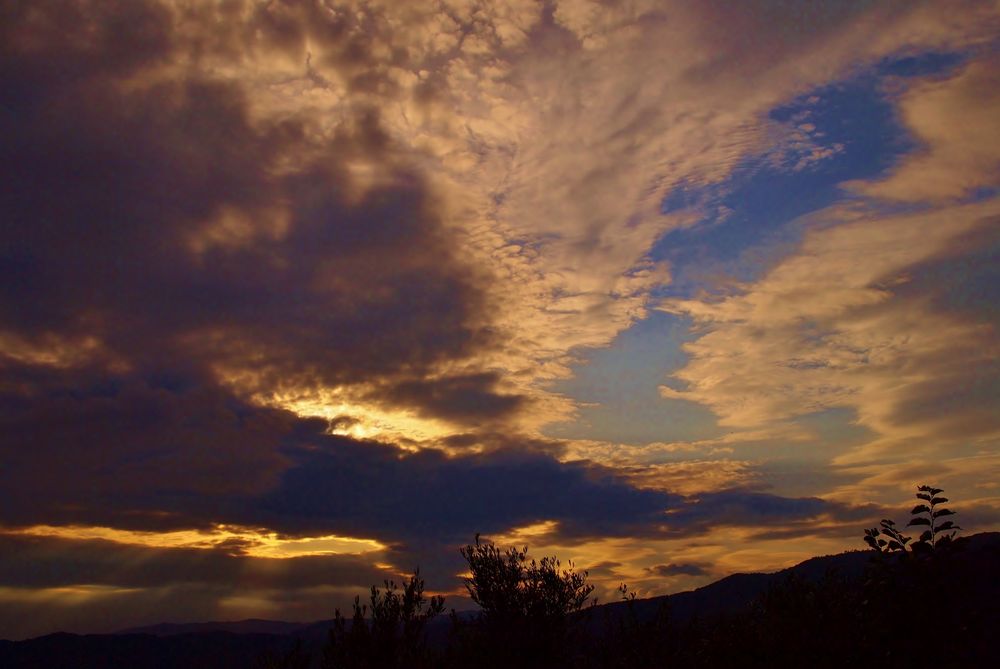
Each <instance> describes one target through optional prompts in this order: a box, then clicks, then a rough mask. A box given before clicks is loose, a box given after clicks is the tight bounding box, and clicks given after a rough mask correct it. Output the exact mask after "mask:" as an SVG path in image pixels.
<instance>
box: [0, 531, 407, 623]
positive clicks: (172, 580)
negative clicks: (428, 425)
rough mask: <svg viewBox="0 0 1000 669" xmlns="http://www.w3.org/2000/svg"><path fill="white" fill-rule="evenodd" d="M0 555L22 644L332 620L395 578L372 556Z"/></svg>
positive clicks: (77, 544) (139, 550)
mask: <svg viewBox="0 0 1000 669" xmlns="http://www.w3.org/2000/svg"><path fill="white" fill-rule="evenodd" d="M0 548H2V550H0V602H3V606H2V607H0V608H2V610H3V613H2V614H0V636H3V637H4V638H15V639H16V638H24V637H30V636H34V635H39V634H42V633H45V632H49V631H51V629H52V627H53V626H55V627H57V628H58V629H63V630H68V631H75V632H80V633H85V632H91V633H94V632H105V633H107V632H114V631H117V630H118V629H121V624H120V622H121V621H134V622H136V623H138V624H153V623H159V622H164V621H165V620H176V621H187V620H218V619H233V618H234V617H242V618H245V617H248V616H249V615H254V614H257V615H259V614H261V613H266V612H269V611H274V610H275V609H277V608H279V607H280V608H281V609H282V610H283V612H284V613H285V614H286V615H288V616H289V618H291V619H298V620H304V621H311V620H317V619H325V618H327V617H332V615H333V610H334V608H335V607H340V608H342V609H346V608H347V607H348V605H349V604H350V602H351V601H352V600H353V598H354V595H355V594H360V593H363V592H365V591H367V589H368V588H369V587H370V585H371V584H372V583H379V582H381V581H382V579H384V578H394V577H395V576H396V574H395V572H394V571H393V570H391V569H388V570H387V569H384V568H380V567H377V566H375V564H373V562H372V560H371V558H370V556H364V557H360V556H344V555H329V556H310V557H298V558H290V559H286V560H268V559H260V558H250V557H245V556H239V555H233V554H229V553H226V552H225V551H222V550H198V549H178V548H172V549H164V548H154V547H149V546H128V545H122V544H119V543H116V542H110V541H96V540H91V541H85V540H69V539H58V538H52V537H26V536H12V535H8V534H0ZM255 601H256V602H257V603H256V604H254V602H255ZM241 602H242V603H241Z"/></svg>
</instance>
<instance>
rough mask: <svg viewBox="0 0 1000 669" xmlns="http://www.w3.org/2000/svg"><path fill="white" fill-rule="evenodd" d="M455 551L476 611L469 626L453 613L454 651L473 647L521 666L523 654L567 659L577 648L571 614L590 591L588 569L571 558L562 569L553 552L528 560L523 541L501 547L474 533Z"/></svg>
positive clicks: (552, 662) (495, 661)
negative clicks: (464, 569) (461, 560)
mask: <svg viewBox="0 0 1000 669" xmlns="http://www.w3.org/2000/svg"><path fill="white" fill-rule="evenodd" d="M460 552H461V554H462V557H464V558H465V560H466V562H467V563H468V565H469V574H470V575H469V577H467V578H466V579H465V587H466V589H467V590H468V592H469V597H470V598H471V599H472V601H474V602H475V603H476V604H478V605H479V607H480V609H481V612H480V614H479V617H478V618H477V619H476V620H475V621H474V622H473V623H472V624H471V625H462V624H461V623H460V622H459V620H458V617H457V616H453V618H452V620H453V623H454V625H455V629H454V632H455V634H454V636H455V644H454V645H455V649H454V650H455V652H456V653H457V654H459V655H464V654H467V653H469V652H470V651H472V649H474V648H475V649H478V652H477V653H476V654H477V655H479V654H480V653H485V655H484V657H486V658H487V659H486V662H487V664H488V666H501V665H506V664H508V663H510V662H517V661H520V662H522V666H523V661H524V659H525V658H530V659H531V661H532V662H534V663H536V664H546V665H548V666H558V665H560V664H562V663H563V662H568V661H569V659H568V655H571V654H572V653H573V652H574V650H575V648H576V646H575V645H574V640H573V638H572V632H573V631H574V630H572V629H571V620H570V617H571V616H572V614H574V613H577V612H579V611H580V610H581V609H582V608H583V606H584V604H585V603H586V602H587V600H588V598H589V597H590V594H591V593H592V592H593V590H594V586H592V585H590V584H588V583H587V572H586V571H583V572H578V571H576V569H575V568H574V566H573V564H572V563H569V566H568V567H567V568H563V567H562V564H561V563H560V561H559V560H558V559H557V558H555V557H543V558H542V559H541V560H535V559H531V558H529V556H528V547H527V546H525V547H523V548H521V549H517V548H507V549H501V548H499V547H498V546H496V545H495V544H493V543H492V542H489V541H481V540H480V537H479V535H478V534H477V535H476V539H475V543H474V544H469V545H467V546H465V547H464V548H462V549H460ZM477 664H480V666H481V665H482V660H480V661H479V662H477ZM531 666H535V665H534V664H532V665H531Z"/></svg>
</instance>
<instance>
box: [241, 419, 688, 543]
mask: <svg viewBox="0 0 1000 669" xmlns="http://www.w3.org/2000/svg"><path fill="white" fill-rule="evenodd" d="M320 446H321V447H320V448H317V449H315V450H308V451H303V452H302V453H300V454H298V455H296V456H294V457H296V459H297V460H298V463H299V464H298V466H296V467H294V468H292V469H289V470H288V471H287V472H286V473H285V475H284V478H283V481H282V485H281V486H280V488H277V489H275V490H273V491H271V492H269V493H268V494H266V495H265V496H264V497H263V498H262V499H261V500H260V501H259V502H258V503H257V504H255V506H254V507H253V511H252V512H253V513H254V514H255V515H254V517H256V518H260V519H262V520H265V521H266V523H267V524H268V525H269V526H273V527H277V528H280V529H282V530H283V531H286V532H293V533H303V534H311V533H313V534H314V533H323V532H330V531H332V532H340V533H346V534H353V535H357V534H359V533H362V532H368V533H369V534H368V536H373V535H372V534H371V533H375V534H374V536H375V537H376V538H384V539H390V538H391V539H390V540H397V541H402V542H411V541H413V542H420V541H435V542H438V543H441V544H456V545H457V543H460V542H463V541H468V540H469V539H470V538H471V536H472V534H473V533H475V532H482V533H483V534H487V535H488V534H491V533H498V532H502V531H504V530H507V529H509V528H511V527H515V526H519V525H527V524H531V523H535V522H539V521H544V520H556V521H558V522H559V523H560V528H561V529H560V531H562V532H565V533H567V534H572V535H574V536H577V535H587V536H595V535H601V534H612V535H616V536H622V535H623V534H627V533H628V532H629V531H630V530H631V529H633V528H636V527H644V526H646V525H649V524H651V523H657V522H659V521H660V520H661V519H662V517H663V514H664V511H665V510H666V509H667V508H668V507H669V506H671V505H673V504H674V503H676V502H678V501H680V499H681V498H680V497H679V496H676V495H671V494H667V493H663V492H658V491H650V490H639V489H636V488H634V487H632V486H631V485H629V484H628V483H627V482H625V481H623V480H621V479H619V478H617V477H615V476H614V475H613V474H612V472H611V471H610V470H608V469H606V468H603V467H599V466H596V465H592V464H588V463H561V462H559V461H557V460H555V459H553V458H552V457H550V456H547V455H543V454H540V453H532V452H528V451H522V452H510V451H493V452H489V453H486V454H477V455H468V456H461V457H448V456H446V455H444V454H443V453H440V452H438V451H422V452H419V453H414V454H410V455H404V452H402V451H400V450H399V449H397V448H395V447H392V446H388V445H376V444H371V443H360V442H354V441H351V440H348V439H344V438H337V437H325V438H324V442H323V444H321V445H320Z"/></svg>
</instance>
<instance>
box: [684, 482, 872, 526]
mask: <svg viewBox="0 0 1000 669" xmlns="http://www.w3.org/2000/svg"><path fill="white" fill-rule="evenodd" d="M873 510H874V507H872V506H871V505H867V506H851V505H847V504H842V503H839V502H830V501H827V500H824V499H820V498H818V497H781V496H780V495H772V494H769V493H764V492H757V491H753V490H742V489H732V490H721V491H718V492H711V493H704V494H699V495H696V496H693V497H691V498H689V499H688V500H687V503H686V504H684V505H683V506H681V507H679V508H677V509H675V510H673V511H671V513H670V514H669V515H668V520H667V525H668V529H667V532H668V533H669V534H680V535H688V534H699V533H701V532H705V531H707V530H708V529H710V528H712V527H715V526H718V525H731V526H740V527H773V526H778V527H786V528H788V529H789V530H790V531H791V532H792V533H793V534H794V536H802V535H803V534H810V533H811V529H812V528H813V527H814V526H815V525H816V524H817V522H816V521H818V520H819V519H821V518H832V519H834V520H843V521H861V520H863V519H867V518H868V517H869V516H871V515H872V514H873Z"/></svg>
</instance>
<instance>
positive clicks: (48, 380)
mask: <svg viewBox="0 0 1000 669" xmlns="http://www.w3.org/2000/svg"><path fill="white" fill-rule="evenodd" d="M0 371H2V372H3V373H4V376H5V378H8V379H9V378H10V377H11V376H13V377H14V378H15V379H18V378H20V379H25V378H28V379H30V387H31V388H32V391H33V392H31V393H30V394H27V395H21V394H14V393H10V392H2V393H0V460H2V462H3V467H2V468H0V489H2V490H3V491H4V503H3V504H2V505H0V524H14V525H30V524H42V523H55V524H61V523H79V524H96V525H112V526H118V527H135V528H138V529H158V528H175V527H201V526H205V525H207V524H210V523H212V522H213V519H217V518H218V517H219V516H220V515H221V508H220V505H221V504H223V503H224V502H226V503H228V500H232V499H240V498H242V497H244V496H247V495H253V494H258V493H260V492H261V491H263V490H265V489H267V488H269V487H271V486H273V485H275V484H277V482H278V480H279V478H278V474H279V473H280V472H281V471H282V470H283V469H284V468H285V467H287V466H288V465H289V464H290V463H289V461H287V459H286V458H285V457H283V456H282V455H281V454H280V453H279V449H280V448H281V447H282V445H283V444H286V443H288V442H290V441H292V440H294V439H296V438H297V434H298V433H300V432H302V431H303V430H304V429H308V430H310V431H311V432H315V431H317V430H321V429H323V428H324V427H325V424H324V423H323V422H322V421H318V422H315V423H312V422H309V421H303V420H301V419H299V418H297V417H295V416H294V415H293V414H291V413H289V412H287V411H279V410H273V409H264V408H259V407H253V406H250V405H248V404H246V403H245V402H241V401H240V400H238V399H236V398H234V397H232V396H231V395H229V394H228V393H226V392H223V391H221V390H220V389H218V388H217V387H214V386H212V385H211V384H208V383H190V382H188V380H185V382H184V383H181V384H177V383H176V382H175V383H173V384H171V383H170V381H171V380H170V379H161V383H159V384H153V383H150V382H149V381H148V380H144V379H140V378H128V377H123V378H113V377H104V378H100V379H95V378H88V377H87V376H86V375H83V378H80V377H79V376H77V375H68V378H67V376H66V375H63V376H61V377H60V376H59V375H53V374H51V373H50V374H48V375H45V377H41V375H38V374H30V373H28V372H25V371H24V369H23V368H21V369H20V370H19V369H18V368H14V367H11V366H7V367H3V366H0ZM53 377H55V378H53ZM59 382H62V383H59Z"/></svg>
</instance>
